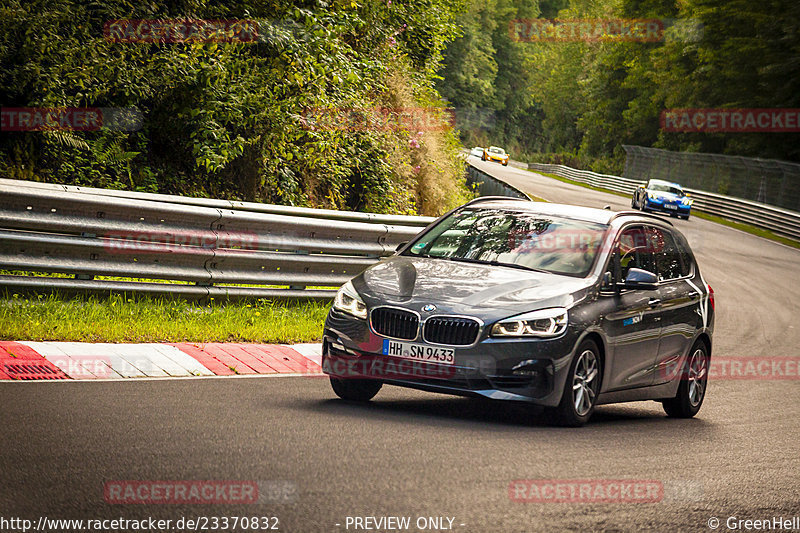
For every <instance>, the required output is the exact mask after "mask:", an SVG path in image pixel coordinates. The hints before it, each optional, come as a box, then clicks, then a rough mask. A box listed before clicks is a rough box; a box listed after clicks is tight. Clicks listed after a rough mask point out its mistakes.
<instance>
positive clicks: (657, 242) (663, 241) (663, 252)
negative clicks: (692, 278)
mask: <svg viewBox="0 0 800 533" xmlns="http://www.w3.org/2000/svg"><path fill="white" fill-rule="evenodd" d="M648 239H649V248H650V249H651V250H652V251H653V256H654V257H655V261H656V274H658V279H659V280H665V279H675V278H679V277H681V276H683V275H684V274H683V260H682V258H681V253H680V250H679V249H678V246H677V245H676V244H675V239H674V238H673V236H672V234H671V233H670V232H668V231H664V230H662V229H659V228H648Z"/></svg>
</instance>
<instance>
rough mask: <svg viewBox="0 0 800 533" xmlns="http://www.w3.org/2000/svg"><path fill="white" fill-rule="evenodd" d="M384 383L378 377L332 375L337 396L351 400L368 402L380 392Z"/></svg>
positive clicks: (332, 383) (332, 382)
mask: <svg viewBox="0 0 800 533" xmlns="http://www.w3.org/2000/svg"><path fill="white" fill-rule="evenodd" d="M382 386H383V383H382V382H381V381H379V380H377V379H350V378H345V379H342V378H335V377H333V376H331V388H332V389H333V392H335V393H336V396H338V397H339V398H341V399H342V400H348V401H351V402H368V401H370V400H371V399H372V398H374V397H375V395H376V394H378V391H380V390H381V387H382Z"/></svg>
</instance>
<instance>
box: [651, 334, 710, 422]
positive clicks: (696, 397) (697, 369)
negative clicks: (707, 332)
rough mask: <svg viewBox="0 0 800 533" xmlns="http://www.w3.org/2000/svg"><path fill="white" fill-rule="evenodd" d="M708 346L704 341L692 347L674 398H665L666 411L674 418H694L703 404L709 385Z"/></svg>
mask: <svg viewBox="0 0 800 533" xmlns="http://www.w3.org/2000/svg"><path fill="white" fill-rule="evenodd" d="M708 364H709V357H708V348H706V345H705V343H704V342H703V341H697V342H696V343H695V345H694V346H693V347H692V351H691V352H690V355H689V358H688V360H687V362H686V366H684V368H683V370H682V371H681V373H680V376H679V379H680V380H681V383H680V385H678V392H677V394H675V397H674V398H670V399H669V400H664V401H663V402H662V403H663V405H664V411H666V413H667V416H669V417H672V418H692V417H693V416H694V415H696V414H697V412H698V411H699V410H700V406H702V405H703V399H704V398H705V396H706V386H707V385H708Z"/></svg>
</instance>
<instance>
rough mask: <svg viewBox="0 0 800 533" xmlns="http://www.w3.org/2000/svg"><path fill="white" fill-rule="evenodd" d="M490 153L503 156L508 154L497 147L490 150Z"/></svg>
mask: <svg viewBox="0 0 800 533" xmlns="http://www.w3.org/2000/svg"><path fill="white" fill-rule="evenodd" d="M489 151H490V152H491V153H493V154H500V155H503V154H505V153H506V151H505V150H503V149H502V148H497V147H495V146H492V147H491V148H489Z"/></svg>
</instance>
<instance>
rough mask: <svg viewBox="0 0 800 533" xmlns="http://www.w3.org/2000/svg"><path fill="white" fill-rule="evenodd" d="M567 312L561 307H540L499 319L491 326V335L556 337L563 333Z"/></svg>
mask: <svg viewBox="0 0 800 533" xmlns="http://www.w3.org/2000/svg"><path fill="white" fill-rule="evenodd" d="M568 322H569V313H568V312H567V310H566V309H564V308H563V307H553V308H551V309H542V310H540V311H533V312H531V313H525V314H523V315H518V316H514V317H511V318H507V319H505V320H501V321H500V322H498V323H497V324H495V325H494V326H492V336H493V337H557V336H559V335H561V334H562V333H564V331H565V330H566V329H567V323H568Z"/></svg>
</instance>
